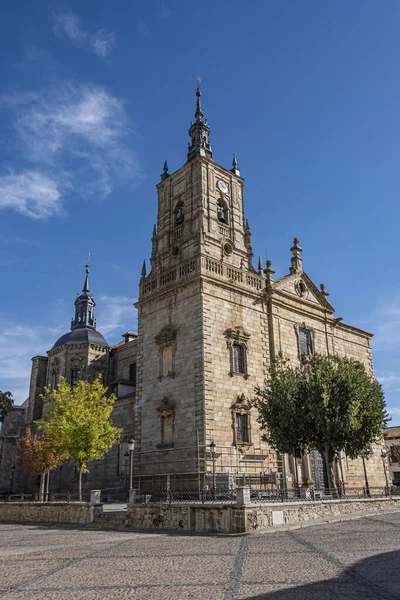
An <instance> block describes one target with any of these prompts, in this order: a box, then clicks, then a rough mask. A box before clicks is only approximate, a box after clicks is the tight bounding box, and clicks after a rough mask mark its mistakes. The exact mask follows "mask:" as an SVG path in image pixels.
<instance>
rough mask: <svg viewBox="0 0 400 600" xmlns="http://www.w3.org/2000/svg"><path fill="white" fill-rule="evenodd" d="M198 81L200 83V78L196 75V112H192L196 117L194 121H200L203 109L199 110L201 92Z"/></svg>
mask: <svg viewBox="0 0 400 600" xmlns="http://www.w3.org/2000/svg"><path fill="white" fill-rule="evenodd" d="M200 83H201V79H200V77H197V90H196V96H197V102H196V112H195V113H194V116H195V117H196V121H202V120H203V117H204V114H203V111H202V110H201V96H202V93H201V91H200Z"/></svg>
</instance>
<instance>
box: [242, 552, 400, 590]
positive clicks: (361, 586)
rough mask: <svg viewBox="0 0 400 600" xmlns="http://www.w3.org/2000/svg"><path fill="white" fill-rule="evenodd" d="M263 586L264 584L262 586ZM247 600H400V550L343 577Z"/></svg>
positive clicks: (365, 562) (358, 566) (373, 559)
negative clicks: (264, 599)
mask: <svg viewBox="0 0 400 600" xmlns="http://www.w3.org/2000/svg"><path fill="white" fill-rule="evenodd" d="M260 585H262V584H260ZM243 598H245V600H262V599H263V598H268V599H270V600H317V599H318V600H331V599H332V600H333V599H334V600H377V599H378V598H379V599H381V600H399V598H400V551H395V552H385V553H384V554H377V555H376V556H372V557H371V558H367V559H365V560H361V561H359V562H356V563H354V564H353V565H351V566H350V567H348V568H347V569H346V570H345V571H344V572H343V574H342V575H341V576H340V577H337V578H335V579H328V580H326V581H319V582H316V583H312V584H308V585H299V586H296V587H291V588H287V589H282V590H278V591H274V592H268V593H265V594H259V595H256V596H245V597H243Z"/></svg>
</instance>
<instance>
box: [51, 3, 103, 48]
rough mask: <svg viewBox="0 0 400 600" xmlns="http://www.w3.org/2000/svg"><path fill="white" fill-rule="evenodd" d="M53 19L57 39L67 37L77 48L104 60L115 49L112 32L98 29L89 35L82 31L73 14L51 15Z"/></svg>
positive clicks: (76, 16)
mask: <svg viewBox="0 0 400 600" xmlns="http://www.w3.org/2000/svg"><path fill="white" fill-rule="evenodd" d="M53 18H54V33H55V34H56V35H58V36H59V37H63V36H64V35H67V36H68V38H69V39H70V41H71V42H72V44H73V45H74V46H76V47H77V48H81V49H82V50H88V51H89V52H93V53H94V54H97V56H101V57H102V58H106V57H107V56H109V54H111V52H112V50H113V49H114V47H115V35H114V33H113V32H112V31H107V29H99V30H98V31H96V32H95V33H92V34H91V33H89V32H88V31H86V30H84V29H82V26H81V22H80V19H79V17H78V15H76V14H75V13H73V12H67V13H63V14H60V15H53Z"/></svg>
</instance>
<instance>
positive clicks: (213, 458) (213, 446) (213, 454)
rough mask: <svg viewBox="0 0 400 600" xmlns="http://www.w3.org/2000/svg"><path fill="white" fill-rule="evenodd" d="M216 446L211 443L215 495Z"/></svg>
mask: <svg viewBox="0 0 400 600" xmlns="http://www.w3.org/2000/svg"><path fill="white" fill-rule="evenodd" d="M215 447H216V446H215V444H214V442H211V444H210V453H211V460H212V487H213V493H214V494H215Z"/></svg>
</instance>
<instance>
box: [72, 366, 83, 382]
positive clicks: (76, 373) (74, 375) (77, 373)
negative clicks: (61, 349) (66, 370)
mask: <svg viewBox="0 0 400 600" xmlns="http://www.w3.org/2000/svg"><path fill="white" fill-rule="evenodd" d="M80 378H81V372H80V371H79V370H78V369H72V370H71V385H75V383H78V381H79V379H80Z"/></svg>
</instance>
